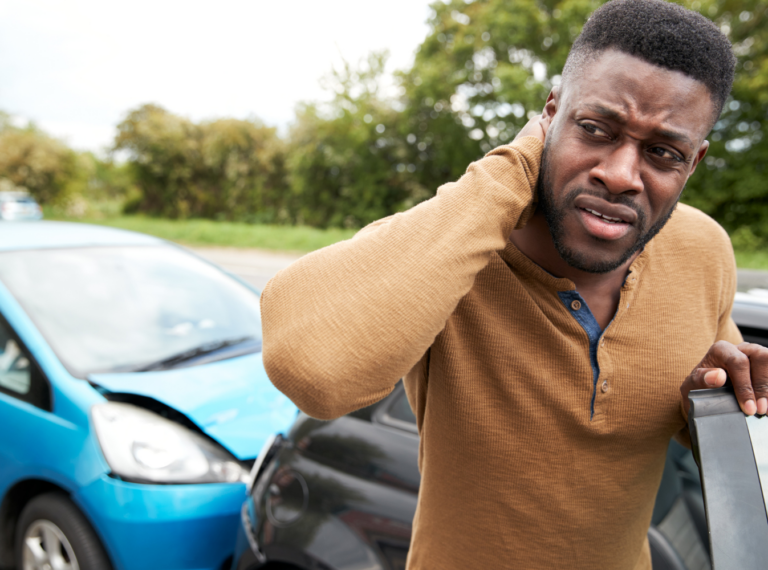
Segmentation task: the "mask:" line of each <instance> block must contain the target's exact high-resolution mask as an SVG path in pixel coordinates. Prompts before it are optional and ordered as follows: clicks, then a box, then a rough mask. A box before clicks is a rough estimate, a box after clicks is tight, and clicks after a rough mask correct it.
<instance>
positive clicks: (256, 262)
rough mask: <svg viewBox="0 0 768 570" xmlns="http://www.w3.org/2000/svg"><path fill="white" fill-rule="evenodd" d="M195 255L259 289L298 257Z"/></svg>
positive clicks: (748, 274) (752, 284)
mask: <svg viewBox="0 0 768 570" xmlns="http://www.w3.org/2000/svg"><path fill="white" fill-rule="evenodd" d="M192 249H193V251H194V252H195V253H197V254H198V255H200V256H202V257H204V258H206V259H208V260H209V261H212V262H213V263H215V264H217V265H220V266H221V267H223V268H224V269H226V270H227V271H230V272H232V273H234V274H236V275H239V276H240V277H242V278H243V279H245V280H246V281H248V282H249V283H251V284H253V285H254V286H255V287H256V288H258V289H263V288H264V285H266V284H267V281H269V280H270V279H271V278H272V276H273V275H274V274H275V273H277V272H278V271H280V270H281V269H282V268H284V267H288V266H289V265H290V264H291V263H293V262H294V261H295V260H297V259H298V258H299V257H301V256H300V255H299V254H293V255H291V254H288V253H273V252H270V251H264V250H260V249H236V248H218V247H217V248H214V247H205V248H202V247H198V248H192ZM738 279H739V285H738V288H739V291H748V290H750V289H768V271H757V270H753V269H740V270H739V277H738Z"/></svg>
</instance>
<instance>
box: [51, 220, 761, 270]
mask: <svg viewBox="0 0 768 570" xmlns="http://www.w3.org/2000/svg"><path fill="white" fill-rule="evenodd" d="M48 219H60V220H64V221H73V222H84V223H89V224H99V225H103V226H110V227H113V228H121V229H124V230H132V231H135V232H142V233H145V234H150V235H153V236H157V237H159V238H162V239H167V240H170V241H175V242H179V243H182V244H185V245H194V246H218V247H241V248H258V249H271V250H277V251H296V252H302V253H304V252H308V251H314V250H316V249H320V248H321V247H325V246H326V245H330V244H332V243H336V242H337V241H341V240H344V239H349V238H351V237H352V236H353V235H355V231H356V230H340V229H328V230H319V229H317V228H310V227H307V226H271V225H260V224H245V223H238V222H215V221H212V220H165V219H160V218H147V217H144V216H120V217H115V218H104V219H85V220H76V219H67V218H59V217H49V218H48ZM736 265H738V267H739V268H740V269H763V270H768V251H739V250H737V251H736Z"/></svg>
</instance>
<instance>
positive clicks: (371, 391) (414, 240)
mask: <svg viewBox="0 0 768 570" xmlns="http://www.w3.org/2000/svg"><path fill="white" fill-rule="evenodd" d="M542 150H543V145H542V143H541V142H540V141H539V140H537V139H535V138H533V137H524V138H522V139H519V140H517V141H515V142H513V143H512V144H510V145H506V146H503V147H499V148H497V149H495V150H493V151H491V152H490V153H488V154H487V155H486V156H485V157H484V158H483V159H481V160H479V161H477V162H475V163H472V164H471V165H470V166H469V168H468V169H467V172H466V174H465V175H464V176H462V177H461V178H460V179H459V180H458V181H457V182H453V183H450V184H446V185H444V186H442V187H441V188H440V189H439V190H438V192H437V195H436V196H435V197H434V198H432V199H430V200H427V201H426V202H423V203H421V204H419V205H417V206H415V207H414V208H411V209H410V210H408V211H406V212H402V213H400V214H396V215H394V216H390V217H389V218H385V219H384V220H380V221H378V222H375V223H374V224H371V225H370V226H368V227H366V228H364V229H363V230H362V231H360V232H359V233H358V234H357V235H356V236H355V237H354V238H352V239H351V240H347V241H343V242H340V243H337V244H334V245H332V246H329V247H326V248H323V249H321V250H318V251H316V252H313V253H311V254H308V255H306V256H304V257H302V258H301V259H299V260H298V261H296V262H295V263H294V264H292V265H291V266H290V267H288V268H286V269H284V270H283V271H281V272H279V273H278V274H277V275H276V276H275V277H274V278H273V279H272V280H271V281H270V282H269V283H268V284H267V286H266V287H265V289H264V291H263V293H262V297H261V312H262V326H263V357H264V366H265V368H266V371H267V374H268V375H269V377H270V379H271V380H272V382H273V383H274V385H275V386H276V387H277V388H278V389H279V390H281V391H282V392H283V393H284V394H286V395H287V396H288V397H289V398H290V399H291V400H293V402H294V403H295V404H296V405H297V406H298V407H299V408H300V409H302V410H303V411H304V412H306V413H307V414H309V415H311V416H314V417H317V418H322V419H330V418H334V417H338V416H341V415H343V414H345V413H348V412H350V411H352V410H355V409H358V408H361V407H363V406H367V405H370V404H371V403H373V402H375V401H377V400H379V399H381V398H383V397H384V396H386V395H387V394H388V393H389V392H391V390H392V388H393V387H394V385H395V384H396V383H397V381H398V380H399V379H400V378H401V377H402V376H403V375H405V374H406V373H407V372H408V371H409V370H411V369H412V368H413V367H414V366H415V365H416V363H417V362H419V360H420V359H421V358H422V356H424V355H425V353H426V351H427V349H428V348H429V347H430V346H431V344H432V343H433V341H434V339H435V337H436V336H437V335H438V333H439V332H440V331H441V330H442V329H443V328H444V327H445V322H446V321H447V319H448V317H449V316H450V315H451V313H452V312H453V311H454V309H455V308H456V305H457V304H458V302H459V301H460V300H461V298H462V297H463V296H464V295H466V294H467V293H468V292H469V290H470V289H471V287H472V285H473V283H474V279H475V276H476V275H477V273H478V272H480V271H481V270H482V269H483V268H484V267H485V266H486V265H487V264H488V261H489V260H490V258H491V255H492V254H493V252H495V251H498V250H501V249H503V248H504V247H505V246H506V243H507V240H508V238H509V235H510V234H511V232H512V231H513V230H514V229H516V228H519V227H522V226H523V225H524V224H525V222H526V221H527V220H528V219H529V218H530V215H531V214H532V213H533V209H534V206H535V204H534V196H535V188H536V181H537V178H538V174H539V162H540V159H541V153H542Z"/></svg>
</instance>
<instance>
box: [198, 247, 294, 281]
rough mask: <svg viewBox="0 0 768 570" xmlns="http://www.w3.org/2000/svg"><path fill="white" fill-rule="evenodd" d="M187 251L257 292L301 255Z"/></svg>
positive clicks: (211, 249)
mask: <svg viewBox="0 0 768 570" xmlns="http://www.w3.org/2000/svg"><path fill="white" fill-rule="evenodd" d="M189 249H191V250H192V251H193V252H195V253H196V254H197V255H199V256H200V257H202V258H204V259H207V260H208V261H210V262H212V263H215V264H216V265H218V266H219V267H222V268H223V269H225V270H226V271H229V272H230V273H234V274H235V275H237V276H238V277H240V278H242V279H243V280H245V281H247V282H248V283H250V284H251V285H253V286H254V287H256V288H257V289H258V290H259V291H261V290H262V289H264V286H265V285H266V284H267V281H269V280H270V279H271V278H272V276H273V275H274V274H275V273H277V272H278V271H280V270H281V269H283V268H284V267H288V266H289V265H290V264H291V263H293V262H294V261H296V260H297V259H298V258H299V257H301V255H302V254H300V253H294V254H290V253H277V252H272V251H265V250H262V249H241V248H234V247H190V248H189Z"/></svg>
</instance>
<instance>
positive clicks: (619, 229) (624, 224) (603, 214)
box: [574, 194, 637, 241]
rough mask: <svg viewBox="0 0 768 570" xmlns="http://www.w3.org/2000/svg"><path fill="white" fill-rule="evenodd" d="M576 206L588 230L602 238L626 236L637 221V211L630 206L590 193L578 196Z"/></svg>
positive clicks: (609, 239)
mask: <svg viewBox="0 0 768 570" xmlns="http://www.w3.org/2000/svg"><path fill="white" fill-rule="evenodd" d="M574 206H576V208H577V211H578V212H579V217H580V218H581V221H582V223H583V225H584V228H585V229H586V230H587V232H588V233H589V234H591V235H592V236H593V237H596V238H598V239H602V240H608V241H613V240H618V239H621V238H623V237H625V236H626V235H627V234H628V233H629V232H630V231H631V230H632V227H633V224H634V223H635V222H636V221H637V212H635V210H633V209H632V208H630V207H629V206H626V205H624V204H613V203H611V202H608V201H607V200H603V199H602V198H598V197H597V196H592V195H590V194H581V195H579V196H577V197H576V198H575V199H574Z"/></svg>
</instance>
